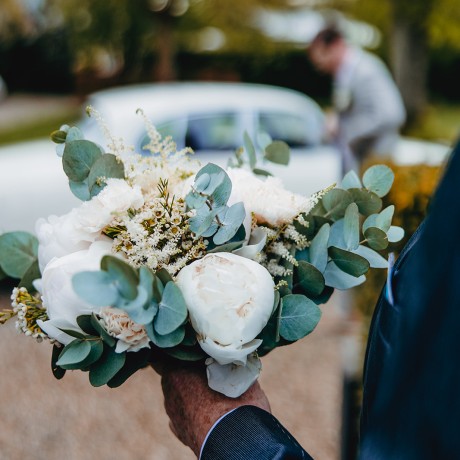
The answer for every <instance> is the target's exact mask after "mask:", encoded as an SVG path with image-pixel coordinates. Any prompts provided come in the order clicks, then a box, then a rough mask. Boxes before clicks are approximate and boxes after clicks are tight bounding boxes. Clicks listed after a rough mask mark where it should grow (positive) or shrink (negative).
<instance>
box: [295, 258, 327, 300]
mask: <svg viewBox="0 0 460 460" xmlns="http://www.w3.org/2000/svg"><path fill="white" fill-rule="evenodd" d="M296 287H298V288H300V289H301V290H302V291H303V292H304V293H305V294H306V295H307V296H318V295H320V294H321V292H323V289H324V276H323V274H322V273H321V272H320V271H319V270H318V269H317V268H316V267H315V266H314V265H312V264H310V263H308V262H305V261H299V265H298V266H297V267H295V269H294V288H296Z"/></svg>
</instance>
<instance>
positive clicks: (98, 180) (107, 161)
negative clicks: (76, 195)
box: [88, 153, 125, 197]
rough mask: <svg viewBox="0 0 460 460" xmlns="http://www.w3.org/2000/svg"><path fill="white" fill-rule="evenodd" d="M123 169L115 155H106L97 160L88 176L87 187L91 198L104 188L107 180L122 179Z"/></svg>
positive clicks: (123, 175)
mask: <svg viewBox="0 0 460 460" xmlns="http://www.w3.org/2000/svg"><path fill="white" fill-rule="evenodd" d="M124 177H125V167H124V166H123V163H122V162H121V161H119V160H118V159H117V157H116V156H115V155H112V154H111V153H106V154H104V155H102V156H101V157H100V158H98V159H97V160H96V161H95V162H94V164H93V165H92V166H91V170H90V172H89V175H88V186H89V190H90V192H91V196H92V197H93V196H96V195H98V194H99V192H100V191H101V190H102V189H103V188H104V187H105V186H106V180H107V179H109V178H116V179H124Z"/></svg>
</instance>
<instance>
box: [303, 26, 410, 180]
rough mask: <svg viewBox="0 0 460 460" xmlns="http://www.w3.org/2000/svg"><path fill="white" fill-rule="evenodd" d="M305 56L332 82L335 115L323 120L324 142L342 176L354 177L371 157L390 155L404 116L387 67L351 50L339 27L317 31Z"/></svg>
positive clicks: (373, 57) (359, 51) (369, 56)
mask: <svg viewBox="0 0 460 460" xmlns="http://www.w3.org/2000/svg"><path fill="white" fill-rule="evenodd" d="M307 52H308V56H309V58H310V60H311V62H312V63H313V65H314V66H315V67H316V68H317V69H318V70H319V71H321V72H323V73H326V74H329V75H331V76H332V77H333V108H334V112H333V113H332V114H330V116H329V117H328V119H327V123H326V138H327V139H328V140H330V141H332V142H334V143H336V144H337V147H338V149H339V150H340V152H341V154H342V169H343V172H344V173H346V172H348V171H349V170H350V169H353V170H355V171H357V172H358V171H359V168H360V165H361V164H362V161H363V160H364V158H365V157H366V156H368V155H370V154H375V155H389V154H390V153H391V152H392V150H393V148H394V146H395V144H396V142H397V140H398V136H399V129H400V128H401V126H402V124H403V123H404V121H405V116H406V114H405V109H404V104H403V101H402V98H401V95H400V93H399V90H398V88H397V87H396V84H395V82H394V80H393V78H392V76H391V74H390V72H389V71H388V69H387V68H386V66H385V64H384V63H383V62H382V61H381V60H380V59H378V58H377V57H376V56H374V55H372V54H370V53H368V52H366V51H364V50H362V49H360V48H357V47H354V46H351V45H350V44H349V43H348V42H347V41H346V38H345V36H344V34H343V33H342V32H341V30H340V29H339V28H338V27H337V26H327V27H325V28H324V29H323V30H321V31H320V32H319V33H318V34H317V35H316V37H315V38H314V39H313V41H312V42H311V44H310V46H309V47H308V50H307Z"/></svg>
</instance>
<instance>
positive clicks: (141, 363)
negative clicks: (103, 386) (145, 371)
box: [107, 348, 151, 388]
mask: <svg viewBox="0 0 460 460" xmlns="http://www.w3.org/2000/svg"><path fill="white" fill-rule="evenodd" d="M150 353H151V351H150V349H146V348H143V349H142V350H139V351H136V352H135V353H126V359H125V363H124V365H123V367H122V368H121V369H120V370H119V371H118V372H117V373H116V374H115V376H114V377H113V378H111V379H110V380H109V381H108V382H107V386H109V387H110V388H117V387H119V386H120V385H122V384H123V383H125V382H126V380H128V378H129V377H131V376H132V375H133V374H134V373H136V372H137V371H138V370H139V369H142V368H144V367H146V366H148V364H149V358H150Z"/></svg>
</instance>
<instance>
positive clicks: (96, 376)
mask: <svg viewBox="0 0 460 460" xmlns="http://www.w3.org/2000/svg"><path fill="white" fill-rule="evenodd" d="M125 361H126V353H116V352H115V350H114V349H113V348H110V347H108V346H104V351H103V353H102V356H101V358H100V359H99V360H98V361H96V362H95V363H93V364H92V365H91V366H90V369H89V381H90V383H91V385H92V386H93V387H100V386H102V385H105V384H106V383H108V382H109V381H110V380H111V379H113V378H114V377H115V375H116V374H117V373H118V372H119V371H120V369H121V368H122V367H123V365H124V364H125Z"/></svg>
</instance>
